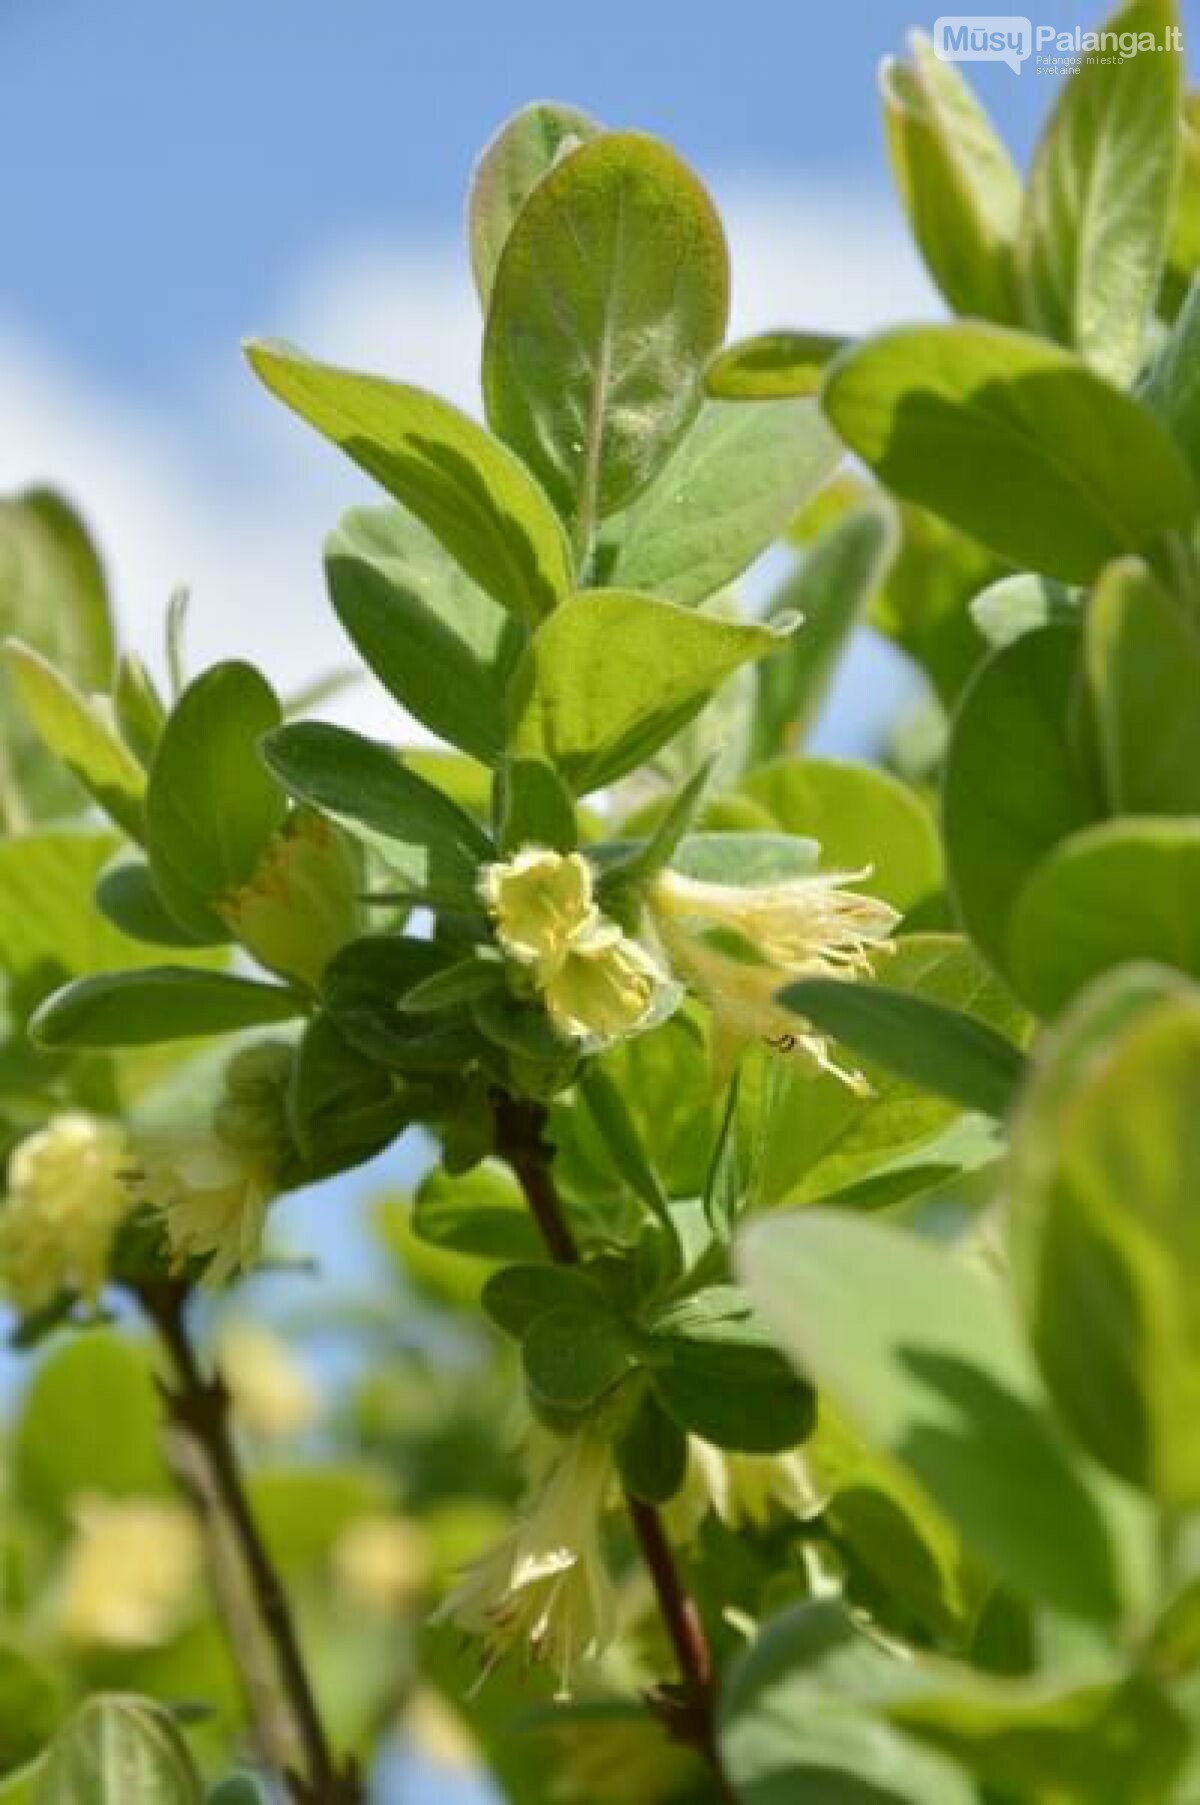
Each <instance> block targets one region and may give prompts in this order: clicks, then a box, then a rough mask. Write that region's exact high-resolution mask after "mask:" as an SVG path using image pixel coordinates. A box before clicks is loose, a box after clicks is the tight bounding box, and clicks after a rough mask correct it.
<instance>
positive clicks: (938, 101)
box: [880, 32, 1021, 325]
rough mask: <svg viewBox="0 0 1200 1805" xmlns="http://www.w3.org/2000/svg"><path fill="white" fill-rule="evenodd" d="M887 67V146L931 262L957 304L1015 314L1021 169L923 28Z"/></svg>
mask: <svg viewBox="0 0 1200 1805" xmlns="http://www.w3.org/2000/svg"><path fill="white" fill-rule="evenodd" d="M910 50H911V61H909V62H899V61H896V60H893V59H891V58H888V59H887V60H885V62H884V65H883V69H882V72H881V76H880V86H881V88H882V90H883V107H884V123H885V125H886V127H887V138H888V150H889V152H890V154H891V160H892V168H893V171H894V173H895V177H896V183H897V186H898V188H899V190H900V197H901V199H902V200H903V202H904V207H905V211H906V212H907V214H908V219H909V224H910V226H911V228H912V232H913V236H914V238H915V239H916V241H917V245H918V246H919V248H920V251H921V255H922V257H923V258H924V260H925V266H926V268H927V269H928V271H929V273H930V275H931V276H932V277H933V279H934V281H935V282H936V283H937V285H938V287H939V288H940V290H941V292H942V294H943V296H944V297H945V299H946V301H947V303H948V304H949V306H950V308H951V310H952V311H953V312H954V313H961V314H975V315H978V316H979V317H981V318H983V319H989V320H997V321H999V322H1000V324H1002V325H1009V324H1013V323H1015V321H1016V317H1017V316H1016V298H1015V295H1014V273H1013V247H1014V243H1015V239H1016V235H1017V227H1018V224H1019V221H1020V217H1021V178H1020V176H1019V174H1018V173H1017V169H1016V166H1015V165H1014V163H1013V160H1012V158H1011V156H1010V155H1009V153H1008V151H1007V149H1006V148H1005V146H1004V144H1003V143H1002V141H1001V140H1000V138H999V137H998V136H997V135H996V132H995V131H994V129H993V127H992V124H991V121H990V120H989V119H988V116H987V114H986V113H985V111H984V109H983V107H982V106H981V105H980V103H979V101H978V99H977V98H976V96H975V94H974V93H973V91H972V90H971V89H970V88H969V87H968V85H967V83H966V82H965V81H964V80H963V77H962V76H961V74H960V73H959V71H958V70H957V69H956V68H955V67H954V65H953V64H952V63H948V62H943V61H942V60H941V59H940V58H939V57H938V56H937V55H936V54H935V52H934V50H933V46H932V45H931V44H930V42H929V40H928V38H927V37H926V36H925V35H924V33H923V32H913V34H912V36H911V39H910Z"/></svg>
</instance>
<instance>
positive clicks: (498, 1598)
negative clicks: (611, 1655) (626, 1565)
mask: <svg viewBox="0 0 1200 1805" xmlns="http://www.w3.org/2000/svg"><path fill="white" fill-rule="evenodd" d="M612 1481H613V1466H612V1454H611V1449H610V1447H609V1444H608V1443H607V1441H606V1440H604V1439H603V1438H602V1437H600V1436H598V1435H596V1434H594V1433H592V1434H589V1433H588V1432H587V1431H582V1432H580V1433H579V1434H578V1435H574V1436H572V1437H571V1438H570V1439H569V1440H568V1441H566V1442H565V1443H563V1444H562V1445H561V1446H560V1447H559V1449H558V1451H557V1453H556V1454H555V1456H554V1457H553V1458H552V1460H551V1464H550V1465H549V1468H548V1470H547V1471H546V1472H545V1474H544V1475H543V1476H542V1478H541V1480H540V1482H539V1483H538V1484H537V1485H536V1486H535V1488H534V1490H533V1492H532V1493H531V1495H530V1497H529V1498H528V1500H527V1501H526V1503H525V1505H524V1506H523V1507H522V1509H521V1511H520V1513H519V1515H518V1517H517V1520H516V1522H515V1524H514V1525H513V1527H512V1529H511V1530H509V1532H508V1533H507V1535H505V1536H504V1537H503V1539H502V1540H501V1541H500V1542H498V1543H497V1544H496V1546H495V1547H494V1548H492V1549H491V1550H490V1551H489V1552H488V1553H486V1554H484V1555H483V1556H482V1557H481V1559H479V1560H478V1561H476V1562H475V1564H474V1565H473V1566H472V1567H471V1568H469V1569H468V1571H467V1573H466V1574H465V1575H464V1577H463V1579H462V1581H461V1582H460V1584H459V1585H458V1586H457V1587H456V1589H455V1590H454V1591H453V1592H452V1593H451V1594H450V1596H449V1597H448V1598H447V1599H446V1600H445V1602H444V1603H443V1604H442V1606H441V1607H440V1609H439V1611H438V1613H437V1616H436V1619H435V1621H437V1622H448V1623H454V1624H456V1625H457V1626H458V1627H459V1628H460V1629H462V1630H465V1631H466V1632H467V1634H468V1635H473V1636H481V1637H483V1638H485V1640H486V1641H487V1642H488V1643H489V1645H490V1648H491V1654H492V1662H493V1663H494V1662H495V1661H496V1660H499V1659H500V1658H501V1657H502V1656H503V1655H505V1654H506V1653H508V1652H509V1651H510V1650H512V1649H514V1648H517V1649H523V1650H525V1651H526V1653H527V1655H528V1656H529V1657H530V1658H531V1659H534V1660H544V1661H547V1662H548V1663H549V1664H550V1665H551V1667H553V1669H554V1670H555V1672H556V1673H557V1676H558V1696H559V1697H560V1698H567V1697H569V1696H570V1689H571V1675H572V1672H573V1669H574V1667H575V1663H576V1662H577V1661H579V1660H587V1659H590V1658H592V1657H594V1656H597V1655H599V1654H600V1653H601V1652H602V1651H603V1649H604V1648H605V1647H606V1646H607V1644H608V1642H609V1641H610V1640H611V1638H612V1634H613V1630H614V1627H615V1617H616V1608H615V1607H616V1594H615V1591H614V1587H613V1582H612V1578H611V1576H610V1574H609V1571H608V1567H607V1565H606V1563H605V1559H604V1552H603V1548H602V1545H601V1523H602V1518H603V1514H604V1509H605V1506H606V1504H607V1501H608V1495H609V1492H610V1490H611V1488H612Z"/></svg>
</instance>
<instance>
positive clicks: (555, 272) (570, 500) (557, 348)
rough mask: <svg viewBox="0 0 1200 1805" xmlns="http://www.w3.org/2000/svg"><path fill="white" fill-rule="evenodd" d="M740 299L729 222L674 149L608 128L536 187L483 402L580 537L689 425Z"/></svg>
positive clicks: (508, 253)
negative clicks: (724, 224) (726, 231)
mask: <svg viewBox="0 0 1200 1805" xmlns="http://www.w3.org/2000/svg"><path fill="white" fill-rule="evenodd" d="M728 308H729V268H728V254H727V252H726V248H725V239H724V235H723V233H722V231H721V223H720V220H719V219H718V218H717V215H716V212H715V210H714V208H713V204H712V202H711V200H710V199H709V197H708V195H707V194H706V192H705V190H704V189H703V188H702V187H701V185H700V183H699V182H698V181H697V179H696V177H695V176H694V175H693V174H692V172H691V171H690V170H689V169H688V168H687V166H686V165H685V164H684V163H682V162H681V161H680V160H679V158H678V157H677V156H676V155H675V153H674V152H673V151H672V150H670V149H668V147H667V146H666V145H664V144H660V143H658V142H657V141H656V140H655V139H653V138H647V137H644V136H642V135H641V134H639V133H635V132H609V133H604V134H602V135H601V136H600V137H598V138H593V139H591V140H590V141H589V142H587V143H585V144H583V145H581V146H580V147H579V148H578V149H576V150H573V151H572V152H571V153H570V154H569V155H568V156H565V157H563V158H562V160H561V161H560V162H558V163H557V164H556V165H555V166H554V168H553V169H551V170H550V172H549V173H548V174H547V175H546V176H545V177H544V178H543V180H542V181H541V182H540V183H539V184H538V185H537V187H536V188H535V189H534V190H533V192H532V193H531V195H530V196H529V199H528V201H527V202H526V204H525V206H524V207H523V208H522V209H521V211H520V213H519V214H518V216H517V218H516V220H515V221H514V223H513V227H512V230H511V232H510V233H509V236H508V241H507V243H506V244H505V247H504V250H503V253H502V254H501V257H500V263H499V267H498V268H497V270H496V279H495V284H494V287H493V289H492V297H491V306H490V309H489V312H488V324H487V334H486V338H485V341H484V353H483V388H484V398H485V400H486V403H487V412H488V418H489V420H490V422H491V424H492V427H493V429H494V430H495V431H496V432H498V433H499V434H500V435H501V437H502V438H504V439H505V440H506V441H507V442H508V443H509V444H510V445H511V446H512V447H513V448H514V449H515V450H516V451H517V452H519V453H520V455H521V456H522V457H523V458H524V459H525V460H526V462H527V463H528V465H529V467H530V469H531V470H533V471H534V472H535V474H536V475H537V476H538V477H539V478H540V480H541V481H542V482H543V483H544V484H545V487H546V490H547V492H548V493H549V495H550V496H551V498H552V499H553V501H554V502H555V504H556V505H557V506H558V508H559V509H560V511H561V512H562V513H563V515H564V516H565V517H567V518H569V519H571V520H572V521H573V522H574V523H575V526H576V531H577V534H578V535H580V536H581V544H583V543H584V542H586V540H588V539H590V536H591V532H592V528H593V526H594V523H595V522H596V521H597V520H599V519H601V518H603V517H604V516H605V515H607V514H611V513H612V512H613V510H614V509H616V508H619V507H621V506H623V505H624V504H626V503H627V502H629V501H631V500H632V499H633V497H634V496H635V495H636V494H637V492H638V491H639V490H640V489H643V488H644V487H645V486H646V484H647V483H648V482H649V481H650V479H651V478H652V477H653V476H654V475H655V473H656V471H657V470H658V469H660V468H661V466H662V464H663V463H664V462H665V460H666V458H667V457H668V455H669V454H670V452H671V450H672V449H673V447H674V446H675V445H676V444H678V442H679V440H680V439H681V438H682V436H683V434H684V432H685V431H686V430H687V427H688V425H689V424H690V423H691V421H692V419H693V417H694V415H695V413H696V410H697V409H698V407H699V405H700V400H701V394H702V382H703V372H704V365H705V364H706V363H707V362H708V359H709V358H710V357H711V355H712V353H713V352H714V351H715V350H716V349H717V346H718V345H719V344H720V343H721V340H722V339H723V337H724V336H725V322H726V318H727V315H728Z"/></svg>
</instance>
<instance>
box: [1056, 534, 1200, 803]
mask: <svg viewBox="0 0 1200 1805" xmlns="http://www.w3.org/2000/svg"><path fill="white" fill-rule="evenodd" d="M1084 641H1085V648H1084V657H1085V660H1086V665H1087V676H1088V684H1089V688H1090V690H1091V695H1092V702H1093V707H1094V710H1095V715H1096V731H1097V739H1098V741H1099V747H1100V758H1101V763H1102V766H1103V774H1104V783H1105V790H1106V792H1107V796H1108V802H1109V806H1110V808H1111V810H1112V812H1113V814H1125V815H1195V814H1200V712H1198V711H1197V708H1196V698H1197V696H1198V695H1200V633H1197V631H1196V627H1195V625H1194V624H1193V622H1192V620H1191V618H1190V617H1189V616H1188V615H1186V614H1185V613H1184V611H1183V609H1182V608H1181V607H1180V605H1179V603H1178V602H1176V601H1175V599H1174V598H1173V597H1172V596H1170V595H1168V594H1166V593H1165V591H1164V590H1162V589H1161V588H1160V587H1159V585H1158V584H1157V583H1156V582H1155V580H1154V578H1153V577H1152V576H1151V575H1150V573H1149V571H1148V570H1147V569H1146V567H1145V565H1143V564H1140V563H1137V562H1136V561H1135V560H1133V559H1131V558H1130V559H1123V560H1122V561H1121V562H1120V563H1119V564H1113V565H1110V566H1109V568H1108V569H1107V570H1106V571H1105V573H1104V575H1103V577H1102V578H1101V580H1100V582H1099V584H1098V585H1097V587H1096V590H1095V592H1094V593H1093V595H1092V597H1091V599H1090V601H1089V603H1088V610H1087V616H1086V622H1085V630H1084Z"/></svg>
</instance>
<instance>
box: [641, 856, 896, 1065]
mask: <svg viewBox="0 0 1200 1805" xmlns="http://www.w3.org/2000/svg"><path fill="white" fill-rule="evenodd" d="M867 875H868V873H867V872H865V871H859V872H822V873H820V874H817V875H814V876H812V877H797V878H788V879H785V880H782V881H781V882H779V883H773V884H753V885H745V886H742V885H738V884H723V883H713V882H709V881H706V880H704V879H700V878H692V877H686V876H684V875H683V874H682V873H680V872H677V871H671V870H667V871H664V872H662V873H661V874H660V875H659V877H658V878H656V880H655V882H654V883H653V885H652V886H651V888H650V892H649V897H648V901H649V904H650V910H651V914H652V916H653V919H654V923H655V926H656V927H657V929H658V933H659V936H660V938H661V941H662V944H663V947H664V950H665V951H666V953H667V956H668V958H669V959H670V962H671V965H672V968H673V970H674V971H675V974H676V976H677V977H679V978H681V979H682V980H683V982H684V983H686V984H688V985H689V986H690V987H691V989H693V990H694V991H695V992H696V993H697V995H698V996H700V997H701V999H702V1000H703V1001H704V1002H706V1003H707V1004H708V1006H709V1008H710V1009H711V1010H712V1012H713V1016H714V1018H715V1022H716V1028H717V1034H718V1037H719V1042H720V1049H721V1054H722V1056H723V1057H726V1056H730V1055H732V1056H734V1057H736V1053H737V1052H738V1051H740V1049H741V1048H742V1047H743V1046H744V1045H745V1044H746V1043H748V1042H750V1041H754V1040H759V1041H766V1042H767V1043H768V1045H770V1046H774V1047H776V1048H778V1049H779V1050H780V1051H782V1052H787V1053H798V1054H800V1055H801V1056H802V1057H804V1058H806V1059H808V1060H809V1061H810V1062H811V1063H812V1065H814V1066H815V1067H817V1068H819V1069H820V1070H822V1071H827V1072H831V1073H832V1074H833V1075H834V1076H836V1077H838V1078H840V1079H841V1080H842V1081H843V1082H844V1083H846V1084H848V1085H850V1086H851V1087H852V1088H853V1089H856V1090H861V1089H863V1088H864V1086H865V1080H864V1079H863V1077H862V1074H861V1073H859V1072H856V1071H854V1070H851V1069H848V1068H845V1067H843V1066H840V1065H839V1064H838V1063H837V1062H836V1060H835V1059H834V1058H833V1056H832V1054H831V1052H830V1049H829V1043H828V1041H827V1040H826V1038H825V1036H824V1035H823V1034H820V1033H818V1032H817V1031H816V1030H815V1029H813V1028H811V1027H810V1026H809V1025H808V1024H806V1023H805V1022H804V1021H803V1020H801V1019H799V1018H798V1017H797V1016H795V1015H793V1014H792V1013H791V1011H790V1010H788V1009H786V1008H785V1007H784V1006H783V1005H782V1004H781V1003H780V1002H779V1001H778V993H779V991H780V990H781V989H782V988H783V987H784V986H785V985H787V984H788V983H790V982H791V981H793V980H794V979H797V978H811V977H839V978H854V977H866V976H869V975H870V973H871V953H872V951H873V950H875V949H877V948H878V947H879V946H880V945H881V944H882V943H883V942H885V941H886V940H887V938H888V935H889V934H890V933H891V931H892V929H893V928H894V927H895V925H896V921H897V919H898V918H897V915H896V911H895V910H894V909H893V908H891V907H890V905H889V904H887V903H885V902H881V901H880V900H879V898H878V897H874V896H864V895H863V894H862V893H861V892H859V891H856V890H852V889H849V888H847V886H848V885H850V884H853V883H855V882H857V881H859V880H861V879H862V878H863V877H866V876H867Z"/></svg>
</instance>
